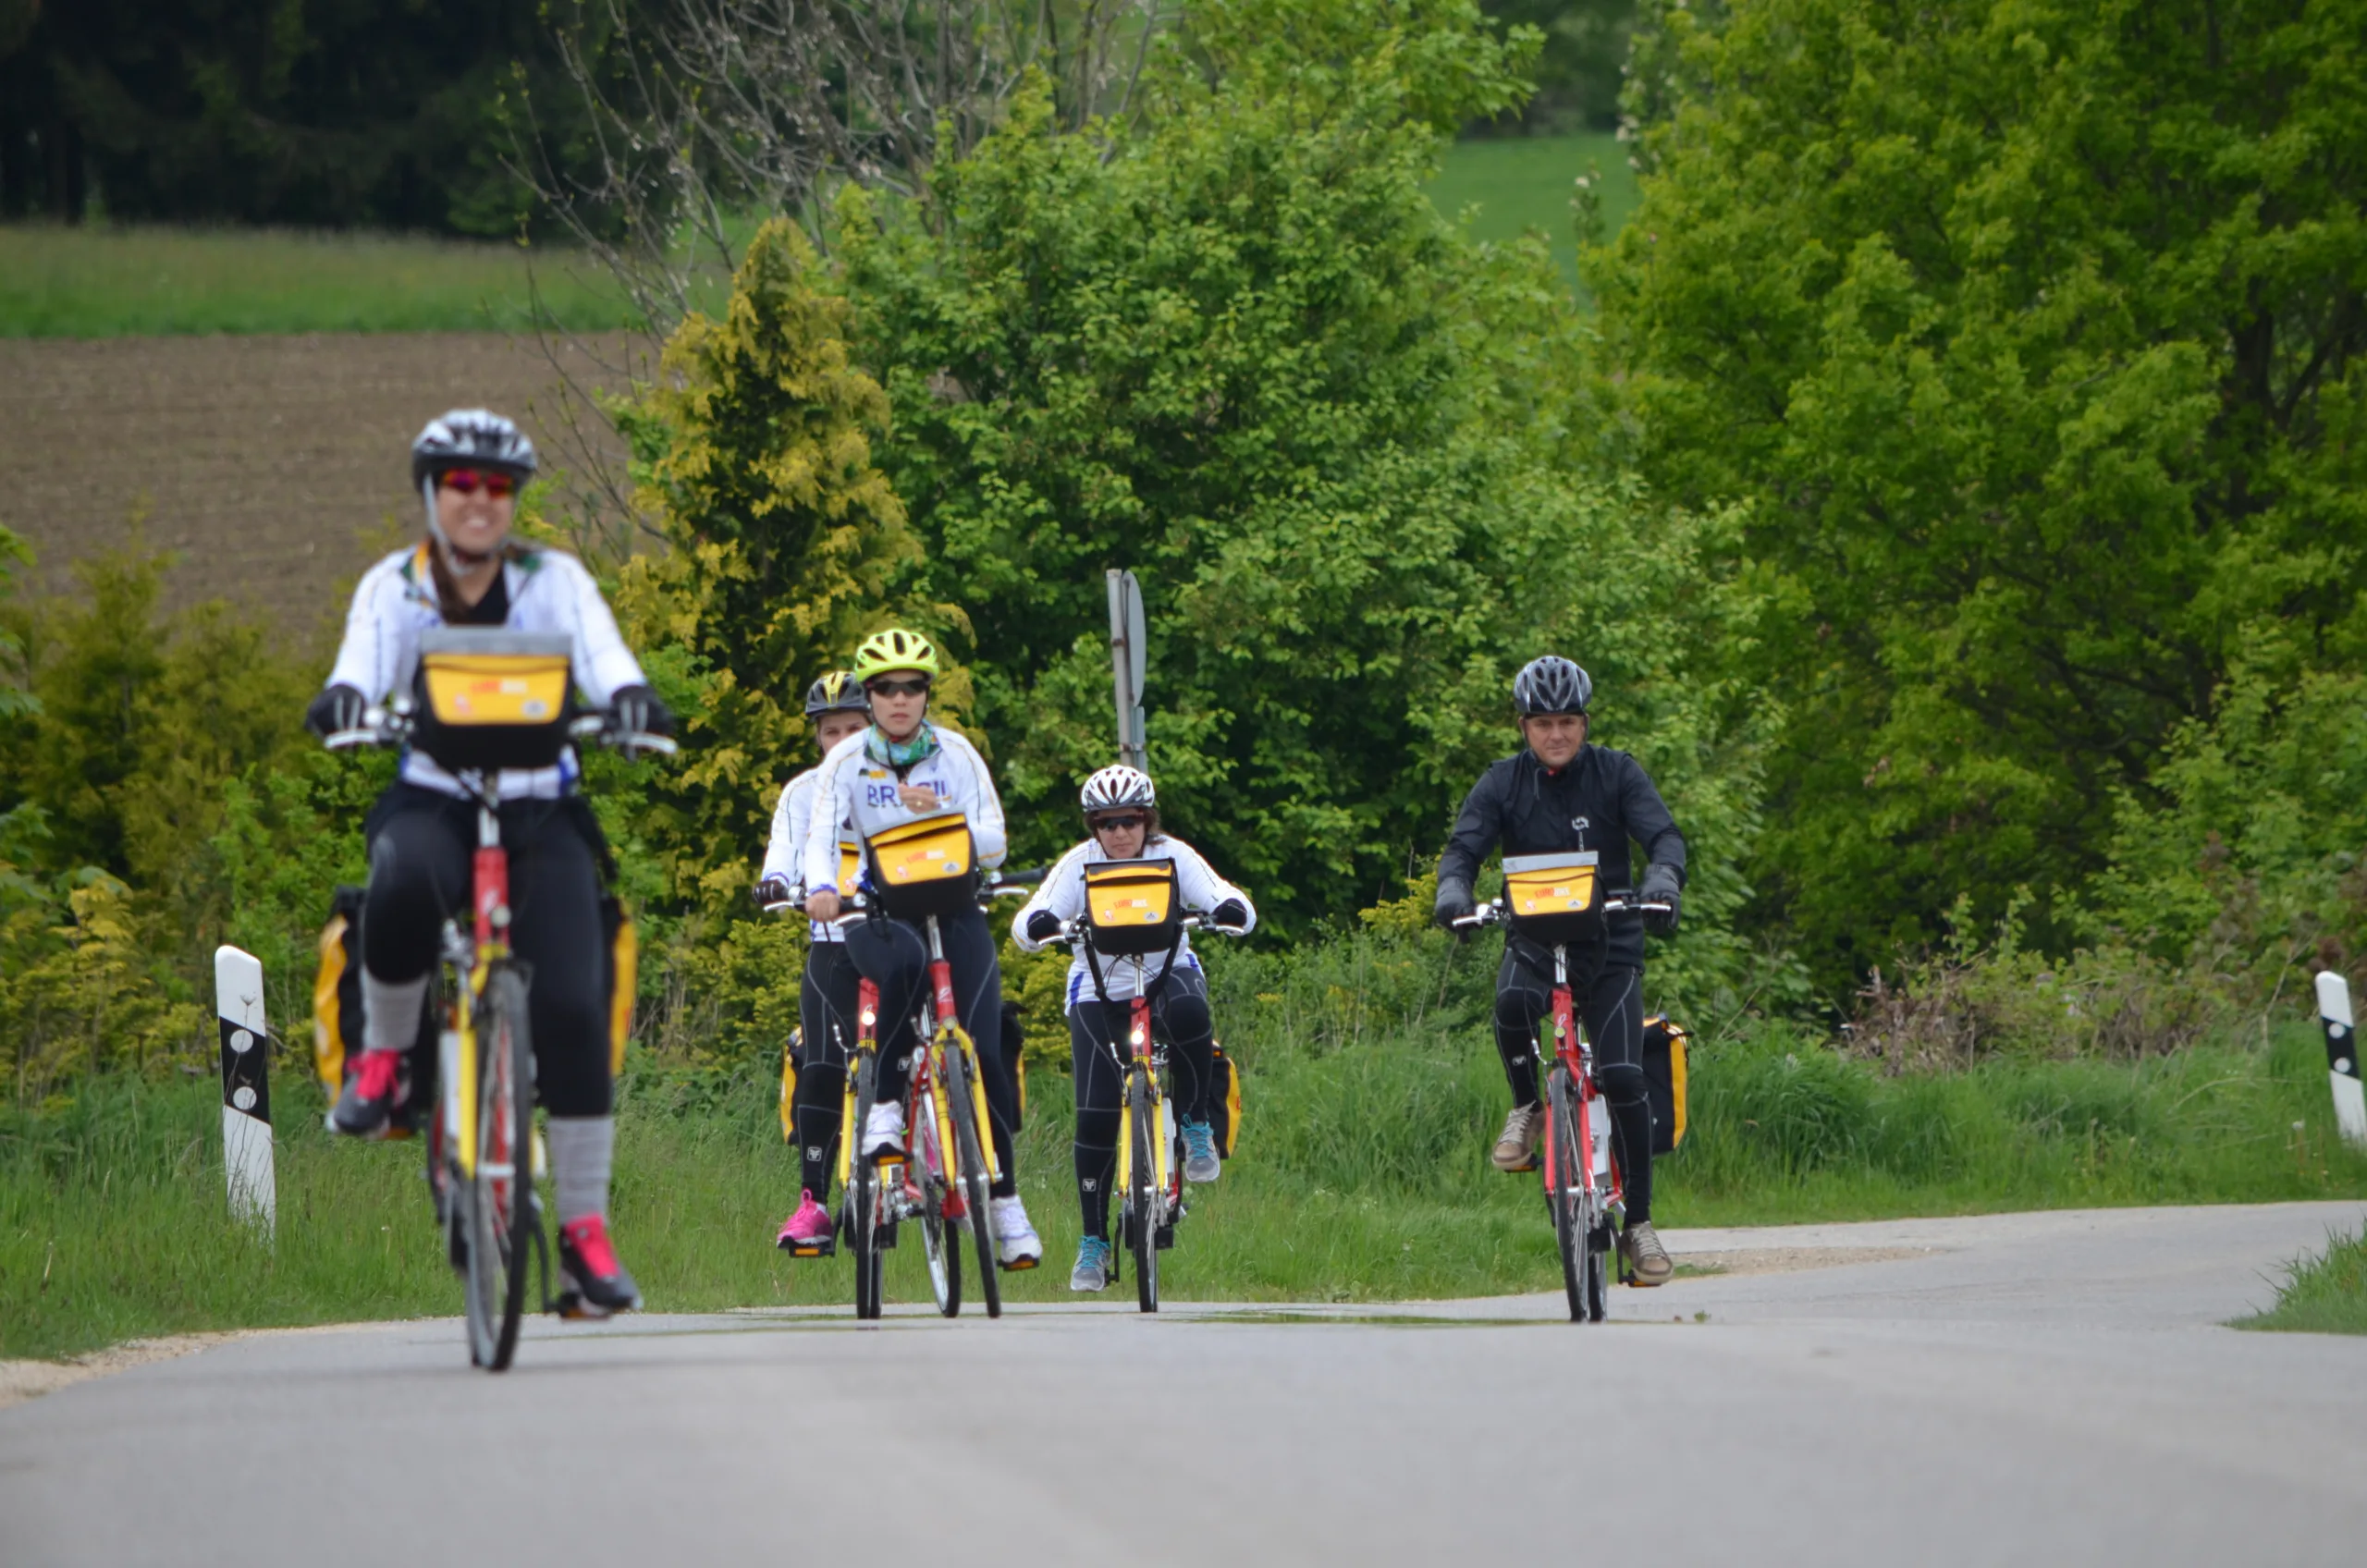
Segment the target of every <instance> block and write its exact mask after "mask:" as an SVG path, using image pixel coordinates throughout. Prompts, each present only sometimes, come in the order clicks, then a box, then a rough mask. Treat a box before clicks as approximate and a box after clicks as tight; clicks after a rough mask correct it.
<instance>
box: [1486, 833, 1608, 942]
mask: <svg viewBox="0 0 2367 1568" xmlns="http://www.w3.org/2000/svg"><path fill="white" fill-rule="evenodd" d="M1599 858H1600V857H1599V856H1598V855H1597V854H1596V852H1595V851H1592V850H1581V851H1574V852H1571V853H1567V854H1555V855H1506V856H1505V857H1504V913H1505V915H1506V916H1507V917H1508V918H1509V919H1510V920H1511V921H1512V925H1513V929H1514V930H1515V931H1517V932H1519V933H1520V934H1521V935H1522V936H1524V937H1527V938H1529V940H1531V941H1535V942H1544V943H1547V944H1549V945H1551V944H1554V943H1564V942H1575V941H1576V940H1578V939H1579V938H1581V937H1590V936H1592V935H1594V934H1595V933H1596V932H1598V931H1600V930H1601V929H1602V914H1601V909H1602V881H1601V877H1600V876H1599V875H1598V872H1597V863H1598V861H1599Z"/></svg>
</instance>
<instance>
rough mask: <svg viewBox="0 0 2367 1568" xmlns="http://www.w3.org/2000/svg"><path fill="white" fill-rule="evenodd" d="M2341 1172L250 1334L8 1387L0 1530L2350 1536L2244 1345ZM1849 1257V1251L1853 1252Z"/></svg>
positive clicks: (2318, 1451) (2340, 1539) (2352, 1524)
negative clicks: (2230, 1322) (1581, 1291)
mask: <svg viewBox="0 0 2367 1568" xmlns="http://www.w3.org/2000/svg"><path fill="white" fill-rule="evenodd" d="M2362 1214H2367V1206H2361V1205H2360V1204H2357V1203H2345V1204H2311V1205H2279V1206H2275V1207H2255V1208H2244V1207H2226V1208H2189V1209H2145V1210H2103V1211H2089V1212H2075V1213H2059V1214H2040V1215H2014V1216H2001V1217H1993V1218H1981V1219H1948V1220H1914V1221H1899V1222H1892V1223H1883V1224H1874V1225H1834V1226H1813V1227H1797V1228H1790V1229H1786V1230H1778V1231H1693V1232H1689V1233H1673V1234H1672V1235H1671V1237H1670V1240H1671V1242H1672V1243H1674V1250H1675V1251H1677V1252H1678V1254H1679V1255H1680V1256H1681V1257H1686V1258H1688V1259H1690V1260H1692V1261H1694V1262H1696V1263H1710V1262H1716V1261H1719V1260H1723V1264H1724V1266H1725V1271H1724V1272H1723V1273H1720V1274H1715V1275H1704V1276H1700V1277H1683V1278H1680V1279H1678V1280H1676V1281H1675V1282H1674V1283H1673V1284H1671V1285H1669V1286H1667V1287H1665V1288H1663V1289H1662V1290H1660V1291H1657V1292H1647V1291H1640V1290H1624V1291H1618V1292H1614V1294H1613V1319H1614V1321H1613V1322H1612V1323H1609V1324H1606V1325H1604V1326H1601V1327H1599V1328H1597V1327H1581V1326H1577V1325H1573V1324H1571V1323H1569V1322H1567V1321H1566V1320H1565V1319H1564V1314H1563V1310H1562V1305H1561V1301H1560V1298H1558V1297H1522V1298H1516V1299H1509V1300H1495V1301H1478V1302H1457V1303H1452V1304H1443V1305H1427V1306H1409V1307H1397V1308H1383V1309H1351V1308H1343V1309H1334V1310H1316V1309H1275V1308H1262V1309H1261V1308H1184V1307H1171V1309H1170V1310H1169V1311H1167V1312H1164V1313H1162V1314H1161V1315H1160V1316H1159V1317H1156V1318H1144V1317H1138V1316H1137V1315H1136V1314H1134V1312H1133V1311H1131V1310H1130V1309H1128V1308H1129V1307H1130V1305H1131V1304H1130V1303H1129V1304H1127V1306H1124V1307H1122V1306H1120V1305H1115V1304H1110V1303H1105V1302H1096V1303H1095V1304H1093V1305H1089V1306H1084V1307H1079V1308H1077V1309H1074V1310H1061V1309H1054V1310H1038V1311H1026V1312H1015V1313H1013V1314H1012V1316H1011V1317H1007V1318H1005V1319H1004V1320H1003V1321H1001V1322H1000V1323H988V1322H986V1321H984V1320H983V1319H979V1318H975V1317H968V1316H964V1317H963V1318H962V1319H960V1320H959V1321H957V1322H953V1323H947V1322H943V1321H941V1320H938V1319H936V1318H934V1317H919V1316H911V1317H891V1318H890V1319H889V1321H887V1322H886V1323H884V1324H882V1325H879V1326H877V1327H870V1328H863V1329H858V1328H856V1327H855V1326H854V1325H853V1324H852V1322H851V1321H849V1320H848V1319H847V1317H846V1316H845V1315H843V1314H841V1315H836V1316H830V1317H819V1316H814V1315H810V1314H806V1315H790V1314H750V1315H732V1316H725V1317H644V1318H640V1319H638V1320H628V1321H624V1322H619V1323H617V1324H611V1325H603V1326H590V1325H574V1326H569V1325H558V1324H538V1325H536V1326H534V1327H533V1328H530V1329H529V1330H528V1332H529V1335H530V1339H529V1341H528V1342H527V1343H526V1344H524V1345H523V1346H522V1347H521V1350H520V1353H519V1356H518V1364H517V1366H516V1367H515V1369H513V1370H512V1371H511V1372H509V1374H508V1375H507V1376H504V1377H500V1378H491V1377H486V1376H484V1375H483V1374H481V1373H476V1372H472V1371H471V1370H470V1369H469V1368H468V1366H467V1365H466V1353H465V1351H464V1350H463V1348H462V1341H461V1334H460V1326H459V1324H458V1323H457V1322H452V1321H443V1322H419V1323H402V1324H391V1325H384V1326H368V1327H362V1328H354V1329H325V1330H313V1331H301V1332H290V1333H276V1334H259V1335H254V1336H251V1337H246V1338H241V1339H236V1340H231V1341H226V1342H222V1343H218V1344H215V1345H214V1346H212V1347H211V1348H208V1349H205V1350H202V1351H201V1352H199V1353H197V1354H190V1355H186V1356H182V1357H179V1358H178V1359H174V1360H170V1361H166V1362H161V1363H157V1364H153V1365H149V1366H140V1367H137V1368H135V1369H133V1370H130V1371H127V1372H123V1373H120V1374H117V1375H116V1376H112V1377H107V1378H95V1379H92V1380H90V1381H86V1382H82V1383H80V1384H77V1385H75V1386H73V1387H70V1388H67V1389H64V1390H60V1391H58V1392H55V1393H52V1394H49V1395H47V1396H45V1397H43V1398H38V1399H34V1400H31V1401H30V1402H28V1403H22V1404H18V1405H16V1406H14V1407H13V1408H9V1409H6V1410H0V1563H6V1564H7V1565H8V1568H33V1565H36V1564H50V1563H105V1564H139V1563H173V1564H195V1563H224V1564H238V1565H239V1568H270V1565H276V1564H283V1563H308V1564H310V1563H318V1564H325V1565H337V1568H342V1565H344V1564H374V1563H400V1564H405V1565H407V1568H410V1565H417V1568H435V1565H436V1564H441V1563H446V1562H470V1563H495V1562H499V1563H508V1564H538V1563H566V1564H570V1565H576V1564H610V1563H629V1564H649V1565H652V1568H656V1565H660V1564H666V1565H670V1564H675V1563H739V1562H776V1563H785V1564H786V1563H801V1564H802V1563H828V1562H848V1563H877V1562H901V1563H910V1564H929V1563H944V1564H948V1565H953V1564H961V1565H963V1568H969V1565H973V1564H992V1563H1003V1562H1012V1563H1027V1564H1047V1565H1048V1564H1061V1563H1072V1562H1074V1563H1094V1564H1100V1565H1107V1564H1112V1563H1115V1564H1127V1565H1132V1564H1168V1563H1174V1564H1187V1565H1192V1568H1229V1565H1231V1564H1234V1563H1241V1562H1248V1563H1334V1562H1338V1563H1451V1564H1456V1565H1461V1564H1466V1563H1468V1564H1473V1565H1484V1568H1494V1565H1496V1564H1500V1563H1501V1564H1505V1565H1508V1568H1509V1565H1515V1564H1522V1563H1530V1562H1551V1563H1556V1564H1561V1563H1579V1562H1623V1563H1639V1564H1640V1563H1662V1562H1667V1563H1695V1562H1701V1563H1709V1562H1716V1563H1721V1564H1733V1563H1790V1562H1815V1563H1820V1564H1846V1563H1883V1564H1894V1563H1922V1562H1943V1563H1976V1562H1998V1563H2015V1564H2024V1565H2026V1564H2033V1563H2070V1562H2110V1563H2146V1564H2165V1563H2185V1562H2193V1563H2209V1564H2212V1565H2213V1568H2226V1565H2228V1564H2249V1563H2302V1562H2326V1563H2343V1564H2349V1565H2356V1564H2359V1563H2361V1562H2367V1338H2360V1339H2349V1338H2340V1337H2334V1336H2318V1335H2306V1334H2254V1333H2239V1332H2237V1331H2234V1330H2231V1329H2226V1328H2222V1327H2219V1326H2218V1325H2220V1324H2221V1323H2222V1322H2224V1321H2225V1320H2226V1319H2227V1318H2230V1317H2237V1316H2239V1315H2241V1314H2243V1313H2244V1312H2246V1311H2248V1310H2250V1309H2252V1308H2255V1307H2258V1306H2262V1305H2266V1304H2267V1303H2268V1302H2269V1301H2270V1300H2271V1299H2272V1297H2273V1295H2274V1282H2275V1279H2276V1278H2277V1269H2278V1266H2279V1265H2280V1264H2281V1263H2283V1262H2284V1261H2287V1260H2289V1259H2291V1258H2293V1257H2295V1256H2298V1255H2300V1254H2302V1253H2305V1252H2310V1251H2314V1250H2316V1249H2317V1248H2319V1247H2322V1246H2323V1245H2324V1242H2325V1239H2326V1235H2327V1232H2328V1231H2329V1230H2331V1229H2334V1228H2337V1227H2340V1228H2345V1229H2348V1228H2351V1227H2355V1226H2356V1225H2357V1224H2359V1222H2360V1220H2361V1217H2362ZM1852 1258H1855V1259H1859V1260H1860V1261H1843V1260H1846V1259H1852Z"/></svg>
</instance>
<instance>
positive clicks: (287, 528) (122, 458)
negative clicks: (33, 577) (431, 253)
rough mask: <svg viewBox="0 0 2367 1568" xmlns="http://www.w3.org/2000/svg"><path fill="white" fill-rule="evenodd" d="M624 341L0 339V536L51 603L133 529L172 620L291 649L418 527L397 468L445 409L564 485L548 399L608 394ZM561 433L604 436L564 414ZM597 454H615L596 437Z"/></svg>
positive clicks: (557, 424)
mask: <svg viewBox="0 0 2367 1568" xmlns="http://www.w3.org/2000/svg"><path fill="white" fill-rule="evenodd" d="M628 343H629V340H628V339H626V338H625V337H603V338H596V339H591V340H588V341H587V342H586V343H584V344H583V345H577V346H556V345H555V346H553V348H552V349H550V350H549V351H546V349H545V346H544V345H542V344H540V343H538V342H536V341H535V340H534V339H533V338H530V337H515V338H513V337H505V336H501V335H498V334H491V333H403V334H386V333H372V334H359V333H357V334H317V335H307V336H298V337H117V338H109V339H104V340H102V341H97V342H72V341H58V340H38V339H35V340H27V339H0V522H5V523H6V524H7V525H8V526H9V527H10V528H13V529H15V530H16V531H17V532H18V533H21V534H23V535H25V536H26V537H27V538H28V539H30V540H31V542H32V544H33V545H34V547H35V548H36V549H37V550H38V551H39V552H40V566H39V568H38V570H37V580H38V581H39V582H43V584H44V585H49V586H59V585H63V584H64V583H65V582H67V568H68V566H69V563H71V562H72V561H73V560H74V559H76V558H77V557H81V556H85V555H88V554H90V553H92V552H93V551H96V550H102V549H106V548H109V547H113V546H116V545H122V544H124V543H125V542H126V541H127V540H129V538H131V537H132V534H133V529H134V524H135V520H139V521H138V526H139V527H140V529H141V532H142V533H144V535H145V537H146V539H147V541H148V542H149V543H150V544H151V545H161V546H165V547H167V548H170V549H172V550H174V551H176V552H177V553H178V556H179V557H180V559H179V564H178V566H177V567H176V568H175V570H174V572H173V576H172V579H171V587H170V595H171V598H172V600H173V601H174V602H175V603H178V604H187V603H190V602H194V601H197V600H202V599H206V598H212V597H215V596H220V597H225V598H228V599H231V600H233V601H234V602H237V603H239V604H242V605H246V606H252V607H255V608H257V609H262V610H266V611H269V612H271V613H274V614H276V615H277V616H279V617H280V618H281V619H283V620H284V621H285V622H286V623H287V624H288V626H289V628H290V630H291V631H296V630H305V631H309V630H310V629H311V628H313V626H315V625H317V624H318V623H319V622H320V621H321V619H323V618H324V616H334V615H336V614H337V611H338V608H339V606H337V603H336V599H337V592H338V588H339V584H340V583H341V582H345V581H349V580H350V579H351V578H352V576H353V575H354V574H355V573H356V572H357V571H359V570H360V569H361V568H362V565H363V564H365V563H366V562H367V561H368V560H370V559H371V558H372V557H374V555H376V554H377V553H378V552H380V551H383V550H384V549H386V548H387V547H388V545H389V543H390V542H391V541H392V540H394V539H395V538H397V537H399V536H402V535H407V534H409V533H411V532H413V531H415V530H416V529H417V528H418V526H419V521H418V512H419V508H418V505H417V503H416V502H415V501H414V500H413V499H412V498H411V496H410V493H409V490H408V487H407V486H408V481H409V472H408V469H407V466H406V456H405V454H406V452H407V451H408V449H409V447H410V443H411V436H412V435H414V434H416V433H417V432H418V430H419V428H420V426H421V425H423V424H424V423H426V422H427V421H428V420H429V419H431V418H433V417H434V416H435V415H436V414H438V413H440V412H442V411H443V410H446V409H448V408H453V407H455V406H484V407H490V408H494V409H497V410H501V411H503V412H506V413H508V414H509V415H511V417H513V418H516V419H518V420H520V421H521V423H524V424H525V425H526V427H527V428H528V429H529V430H530V431H531V432H532V433H533V437H534V440H535V442H536V444H537V445H538V446H540V447H542V448H543V449H544V452H545V454H546V466H551V465H556V466H558V467H561V468H566V469H570V470H573V471H576V472H582V471H583V469H584V468H585V467H586V464H585V462H584V460H583V458H582V456H581V448H580V447H577V446H576V445H575V444H574V440H573V439H572V438H570V436H569V435H567V434H566V424H567V412H568V410H567V407H566V405H567V403H568V402H569V400H570V394H569V392H568V391H567V390H566V383H567V380H568V378H569V377H570V375H571V376H572V377H573V378H574V379H575V380H576V382H577V383H578V384H579V385H580V386H619V385H621V382H622V378H623V371H622V366H623V363H624V358H625V355H626V353H627V351H628ZM573 411H574V413H575V414H576V415H577V417H578V419H579V420H581V421H583V422H584V423H588V424H589V425H591V426H592V427H593V428H595V429H599V430H602V431H603V432H605V427H604V426H601V425H600V424H599V422H598V421H597V419H596V416H592V415H590V414H589V412H588V410H586V409H585V407H584V405H583V402H582V401H581V398H574V409H573ZM606 439H607V447H606V449H607V450H608V451H609V453H610V455H611V456H614V455H615V451H614V446H613V437H612V436H610V437H607V438H606Z"/></svg>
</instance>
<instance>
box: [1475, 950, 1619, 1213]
mask: <svg viewBox="0 0 2367 1568" xmlns="http://www.w3.org/2000/svg"><path fill="white" fill-rule="evenodd" d="M1572 971H1573V972H1572V974H1571V976H1570V993H1571V996H1572V998H1573V999H1574V1000H1575V1001H1576V1003H1577V1008H1578V1017H1579V1019H1580V1020H1581V1021H1582V1022H1583V1023H1585V1025H1586V1031H1587V1039H1588V1041H1590V1042H1591V1043H1592V1044H1593V1046H1594V1067H1595V1078H1596V1080H1597V1082H1599V1083H1600V1084H1601V1085H1602V1097H1603V1099H1604V1100H1605V1101H1606V1102H1608V1103H1609V1105H1610V1107H1611V1136H1612V1152H1613V1154H1615V1155H1616V1156H1617V1157H1618V1158H1619V1172H1620V1175H1621V1177H1622V1178H1623V1179H1624V1180H1625V1182H1626V1188H1627V1223H1629V1224H1630V1225H1641V1224H1644V1223H1646V1222H1648V1221H1649V1220H1650V1219H1651V1218H1652V1106H1651V1101H1650V1098H1649V1097H1647V1096H1646V1095H1645V1093H1644V1000H1643V977H1644V972H1643V971H1642V970H1640V969H1637V968H1634V967H1632V966H1630V965H1626V964H1607V965H1604V966H1602V967H1600V969H1597V970H1596V971H1595V972H1594V973H1593V974H1591V975H1589V974H1588V973H1587V971H1586V969H1585V968H1584V967H1583V966H1582V965H1579V964H1575V963H1574V964H1573V965H1572ZM1552 1010H1553V955H1552V954H1551V953H1550V952H1546V951H1543V950H1540V949H1536V948H1532V947H1530V946H1528V944H1527V943H1525V942H1522V941H1520V940H1518V939H1517V938H1515V939H1513V940H1509V941H1507V942H1505V944H1504V962H1503V966H1502V968H1500V969H1499V970H1497V972H1496V1052H1497V1054H1498V1055H1500V1056H1502V1058H1503V1059H1504V1077H1505V1079H1506V1080H1507V1081H1508V1082H1509V1083H1510V1084H1512V1090H1513V1103H1514V1104H1515V1105H1535V1104H1536V1103H1537V1101H1538V1097H1539V1095H1538V1087H1537V1051H1538V1025H1539V1022H1540V1021H1542V1020H1543V1019H1545V1018H1546V1017H1548V1016H1549V1015H1550V1014H1551V1011H1552Z"/></svg>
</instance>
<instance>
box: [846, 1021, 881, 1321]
mask: <svg viewBox="0 0 2367 1568" xmlns="http://www.w3.org/2000/svg"><path fill="white" fill-rule="evenodd" d="M854 1073H855V1076H854V1115H853V1117H852V1119H850V1121H848V1123H847V1127H846V1131H845V1132H844V1133H842V1134H841V1136H844V1137H847V1138H851V1139H852V1140H854V1143H853V1145H852V1146H853V1149H854V1158H852V1160H850V1161H849V1162H848V1164H847V1190H846V1195H845V1197H844V1198H843V1199H842V1200H841V1201H842V1202H843V1203H844V1204H845V1205H846V1230H847V1250H848V1251H849V1252H851V1253H852V1254H853V1255H854V1315H855V1316H856V1317H860V1318H871V1317H878V1316H879V1283H880V1258H879V1162H878V1161H877V1160H876V1159H874V1158H872V1157H871V1156H870V1155H869V1154H868V1153H866V1152H865V1149H864V1146H863V1134H864V1129H865V1127H867V1126H869V1125H870V1122H871V1107H872V1104H873V1102H874V1101H875V1100H877V1097H878V1093H879V1054H878V1053H877V1051H865V1052H863V1053H862V1054H861V1056H859V1057H858V1058H857V1059H856V1062H855V1070H854Z"/></svg>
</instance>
